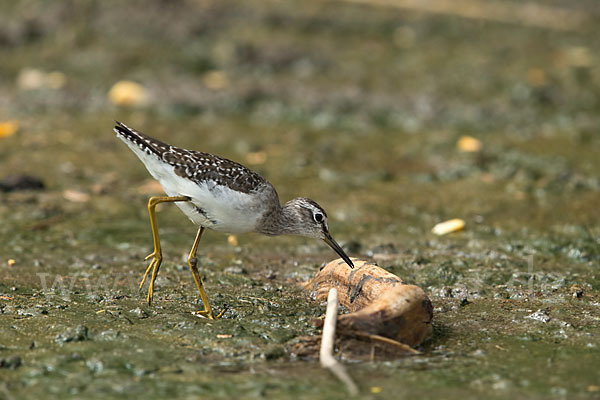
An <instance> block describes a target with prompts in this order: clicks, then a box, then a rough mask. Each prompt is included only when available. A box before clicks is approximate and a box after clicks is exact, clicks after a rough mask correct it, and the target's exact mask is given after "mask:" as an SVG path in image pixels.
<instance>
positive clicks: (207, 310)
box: [187, 226, 225, 319]
mask: <svg viewBox="0 0 600 400" xmlns="http://www.w3.org/2000/svg"><path fill="white" fill-rule="evenodd" d="M202 233H204V227H202V226H201V227H200V228H199V229H198V233H196V239H195V240H194V244H193V245H192V249H191V250H190V255H189V256H188V259H187V262H188V265H189V266H190V270H191V271H192V275H193V276H194V281H196V287H197V288H198V291H199V292H200V298H201V299H202V304H204V310H201V311H197V312H196V313H195V314H196V315H200V316H203V317H205V318H208V319H219V318H221V317H222V316H223V313H224V312H225V310H223V311H221V312H220V313H219V314H218V315H216V316H215V315H214V314H213V311H212V307H211V306H210V302H209V300H208V296H207V295H206V292H205V291H204V286H203V285H202V280H201V279H200V275H198V268H197V267H196V263H197V262H198V259H197V258H196V252H197V251H198V245H199V244H200V238H201V237H202Z"/></svg>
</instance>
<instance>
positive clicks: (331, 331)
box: [319, 288, 358, 396]
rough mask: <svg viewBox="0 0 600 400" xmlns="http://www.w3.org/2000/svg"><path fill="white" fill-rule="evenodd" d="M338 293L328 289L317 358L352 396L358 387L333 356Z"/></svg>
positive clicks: (333, 289) (355, 393)
mask: <svg viewBox="0 0 600 400" xmlns="http://www.w3.org/2000/svg"><path fill="white" fill-rule="evenodd" d="M337 310H338V293H337V289H336V288H331V289H329V294H328V295H327V312H326V314H325V324H324V325H323V337H322V338H321V352H320V354H319V360H320V361H321V366H322V367H323V368H327V369H329V370H330V371H331V372H332V373H333V374H334V375H335V376H336V377H337V378H338V379H339V380H341V381H342V382H344V383H345V384H346V387H347V388H348V392H349V393H350V394H351V395H352V396H356V395H357V394H358V387H357V386H356V384H355V383H354V381H352V378H350V376H349V375H348V373H347V372H346V369H345V368H344V366H343V365H342V364H340V363H338V362H337V360H336V359H335V358H334V357H333V345H334V343H335V326H336V323H337Z"/></svg>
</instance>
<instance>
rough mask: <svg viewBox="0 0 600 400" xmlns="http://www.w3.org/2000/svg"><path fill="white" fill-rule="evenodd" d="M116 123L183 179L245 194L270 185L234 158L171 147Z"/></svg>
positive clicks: (121, 131) (119, 129)
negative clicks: (227, 188) (215, 185)
mask: <svg viewBox="0 0 600 400" xmlns="http://www.w3.org/2000/svg"><path fill="white" fill-rule="evenodd" d="M115 122H116V123H117V125H116V126H115V131H116V132H117V133H118V134H120V135H123V136H124V137H125V138H127V139H128V140H129V141H131V142H133V143H135V144H137V145H138V146H139V147H140V148H141V149H142V150H144V151H145V152H146V153H148V154H150V153H153V154H155V155H156V156H157V157H159V158H160V159H161V160H163V161H164V162H165V163H167V164H169V165H172V166H173V168H174V171H175V173H176V174H177V175H178V176H180V177H182V178H187V179H190V180H191V181H193V182H195V183H203V182H206V181H212V182H215V183H216V184H218V185H226V186H228V187H229V188H231V189H233V190H237V191H239V192H242V193H251V192H254V191H256V190H258V189H260V188H262V186H264V185H265V184H267V181H266V180H265V179H264V178H263V177H262V176H260V175H258V174H257V173H256V172H254V171H252V170H250V169H248V168H246V167H244V166H243V165H242V164H239V163H236V162H235V161H231V160H228V159H226V158H222V157H219V156H216V155H214V154H209V153H203V152H200V151H192V150H185V149H181V148H179V147H175V146H171V145H170V144H167V143H164V142H161V141H160V140H157V139H154V138H151V137H150V136H147V135H145V134H143V133H142V132H139V131H136V130H135V129H131V128H129V127H128V126H127V125H125V124H123V123H121V122H118V121H115Z"/></svg>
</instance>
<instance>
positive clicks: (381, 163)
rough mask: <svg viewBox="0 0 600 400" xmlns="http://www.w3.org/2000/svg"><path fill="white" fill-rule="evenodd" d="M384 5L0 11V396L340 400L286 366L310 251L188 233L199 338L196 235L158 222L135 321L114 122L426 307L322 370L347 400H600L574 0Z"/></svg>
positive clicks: (586, 80)
mask: <svg viewBox="0 0 600 400" xmlns="http://www.w3.org/2000/svg"><path fill="white" fill-rule="evenodd" d="M398 4H401V5H402V4H403V8H396V7H387V6H384V5H382V2H377V3H375V2H363V3H361V4H349V3H347V2H316V1H304V2H283V3H282V2H269V1H266V2H257V3H248V2H229V1H219V2H216V1H215V2H211V1H206V2H193V1H176V2H161V1H156V2H147V1H143V2H142V1H132V2H127V3H126V4H123V3H120V2H119V3H117V2H110V1H109V2H94V1H89V2H81V3H73V4H71V3H64V2H54V3H52V4H48V3H47V2H43V1H25V2H2V3H0V22H2V23H0V42H1V44H2V45H1V46H0V59H1V60H2V62H1V63H0V105H1V106H0V222H1V223H0V398H7V399H13V398H15V399H16V398H32V397H37V398H42V397H43V398H69V397H71V398H131V397H132V396H133V397H142V396H143V397H145V398H147V399H151V398H164V397H165V396H169V397H173V398H194V397H204V398H281V399H286V398H290V399H291V398H311V399H313V398H323V399H325V398H327V399H330V398H333V399H335V398H340V399H341V398H346V397H347V395H346V392H345V390H344V388H343V386H342V385H341V384H340V383H339V382H337V381H336V380H335V379H333V377H332V376H330V375H329V374H328V373H324V371H322V370H321V369H320V367H319V366H318V364H317V363H316V362H314V361H311V360H304V359H298V358H294V357H293V356H292V354H291V352H290V351H289V349H290V348H291V347H293V346H294V344H295V343H296V341H297V340H298V338H299V337H301V336H306V335H318V334H319V333H320V330H319V329H318V328H317V327H316V326H315V325H314V323H313V319H314V318H318V317H319V316H321V315H322V314H323V312H324V304H322V303H321V302H320V301H316V300H311V299H309V298H308V296H307V294H306V293H305V292H304V291H303V290H302V289H301V288H300V286H299V284H300V283H301V282H304V281H306V280H308V279H309V278H310V277H312V276H313V275H314V274H315V273H316V272H317V271H318V269H319V267H320V266H321V265H322V264H323V263H324V262H327V261H329V260H330V259H331V258H332V255H331V250H330V249H328V248H326V247H325V246H324V245H323V244H321V243H314V241H310V240H304V239H302V238H297V237H289V238H269V237H262V236H259V235H252V234H249V235H245V236H239V237H231V238H227V237H226V236H223V235H219V234H216V233H213V232H207V233H206V235H205V237H203V240H202V243H201V246H200V248H199V256H200V258H199V262H198V267H199V269H200V272H201V275H203V277H204V281H205V288H206V290H207V292H208V295H209V296H210V299H211V302H213V306H214V307H215V308H216V309H218V310H221V309H223V308H227V312H226V313H225V314H224V316H223V318H222V319H221V320H219V321H205V320H202V319H199V318H197V317H195V316H194V315H192V312H193V311H197V310H198V309H201V305H200V304H198V303H196V302H197V299H196V290H195V286H194V282H193V279H192V277H191V274H190V273H189V268H188V266H187V265H186V257H187V252H188V251H189V247H190V246H191V244H192V243H191V238H193V234H194V231H195V227H194V226H193V225H192V224H190V223H189V221H187V219H186V218H185V217H184V216H183V215H181V213H180V212H179V211H178V210H177V209H175V207H169V206H165V207H162V208H161V209H160V210H159V211H158V212H157V219H158V223H159V227H160V234H161V239H162V240H161V242H162V246H163V251H164V253H163V256H164V260H163V266H162V267H161V273H160V275H159V277H158V279H157V281H156V292H155V294H154V302H153V305H152V307H148V306H146V305H145V302H144V301H145V293H144V292H139V291H138V284H139V281H140V279H141V276H142V274H143V272H144V270H145V268H146V266H147V265H146V263H145V262H143V257H144V256H146V255H147V254H148V253H149V252H150V251H151V250H152V249H151V233H150V226H149V223H148V217H147V209H146V204H147V199H148V197H150V196H152V195H157V194H160V189H159V188H157V187H156V185H155V184H153V183H152V181H151V180H149V179H148V178H149V177H148V175H147V173H146V171H145V170H144V169H143V167H142V166H141V165H139V162H138V161H137V160H136V159H135V158H134V157H132V156H131V155H130V154H129V153H128V150H127V149H125V148H123V146H122V144H121V143H119V142H118V140H117V139H116V138H115V137H114V135H113V134H112V131H111V128H112V121H113V120H114V119H117V120H124V121H130V122H131V124H132V125H134V126H136V127H139V128H140V130H142V131H145V132H148V133H149V134H151V135H153V136H156V137H161V138H164V139H165V140H166V141H168V142H169V143H172V144H174V145H177V146H179V147H183V148H189V149H195V150H200V151H208V152H211V153H215V154H220V155H223V156H225V157H227V158H230V159H233V160H236V161H239V162H241V163H242V164H245V165H247V166H249V167H251V168H252V169H253V170H256V171H257V172H259V173H260V174H261V175H263V176H265V177H266V178H267V179H269V181H270V182H272V183H273V184H274V186H275V187H276V188H277V189H278V191H279V195H280V197H281V198H282V200H284V201H285V200H288V199H290V198H292V197H295V196H298V195H303V196H309V197H311V198H314V199H315V200H317V201H318V202H319V204H321V205H322V206H323V207H324V208H325V209H326V210H328V212H329V223H330V230H331V233H332V234H333V235H334V237H335V238H336V240H338V241H339V242H340V244H342V246H343V247H344V250H345V251H346V252H347V253H348V254H349V255H350V256H352V257H358V258H361V259H366V260H369V261H370V262H377V263H378V265H379V266H381V267H383V268H385V269H386V270H388V271H389V272H391V273H394V274H396V275H398V276H401V277H402V278H403V280H405V281H406V282H407V283H409V284H414V285H416V286H419V287H422V288H423V289H424V290H425V292H426V293H427V295H428V296H429V298H430V299H431V301H432V304H433V307H434V315H435V318H434V322H433V336H432V338H431V339H430V340H429V341H428V342H426V343H424V344H423V345H422V346H420V347H419V350H420V352H421V354H420V355H416V356H411V357H406V358H402V359H397V360H393V361H386V362H370V361H368V360H366V361H361V362H355V363H351V364H347V365H348V367H349V368H348V369H349V373H350V375H352V377H353V379H354V380H355V381H356V383H357V384H358V386H359V388H360V391H361V396H362V397H365V398H392V397H394V398H397V397H407V398H408V397H410V398H418V397H419V396H420V397H425V398H431V397H444V398H448V399H455V398H461V399H462V398H482V397H486V398H508V397H511V398H540V399H541V398H543V399H546V398H576V399H577V398H581V399H584V398H594V397H598V396H599V395H600V377H599V375H598V360H599V359H600V354H599V348H598V346H600V344H599V343H598V342H599V341H598V335H600V320H599V315H600V313H599V311H600V293H599V291H598V288H599V285H600V278H599V275H598V268H599V262H600V244H599V242H598V238H599V237H600V228H599V222H600V211H599V208H598V199H599V198H600V178H599V177H600V158H599V157H598V151H599V150H600V135H599V132H598V126H600V101H599V99H600V89H599V88H600V60H599V59H598V56H597V54H600V38H599V36H598V35H597V34H595V33H596V31H597V26H598V22H600V18H599V16H598V14H597V11H596V10H597V7H596V5H595V3H594V2H588V1H581V2H578V3H577V4H576V5H573V4H571V3H567V2H562V1H555V2H552V3H551V4H550V3H547V2H533V3H528V7H534V8H535V9H536V10H538V11H540V12H538V13H536V15H539V16H540V17H536V18H537V19H536V18H534V19H532V18H531V17H523V15H529V14H528V13H526V12H525V10H524V9H520V8H519V7H524V6H525V5H524V4H520V3H515V2H504V1H499V2H495V3H494V4H495V7H496V8H490V7H489V6H486V5H485V4H486V3H485V2H478V1H472V2H469V5H470V6H471V8H469V10H471V11H470V12H468V13H467V12H461V9H462V6H457V7H455V8H454V9H453V10H452V9H446V8H444V7H437V8H435V7H433V6H431V7H429V8H420V9H416V8H414V7H416V6H415V5H411V4H409V3H407V2H398ZM428 4H438V2H428ZM461 4H462V5H463V6H464V5H465V4H464V3H461ZM432 7H433V8H432ZM565 9H568V12H563V11H565ZM473 10H475V11H473ZM498 10H501V11H498ZM494 13H496V14H494ZM498 15H500V16H501V18H499V17H497V16H498ZM556 16H559V17H560V18H556ZM561 21H562V22H561ZM572 21H576V23H572ZM453 218H460V219H462V220H463V221H464V222H465V227H464V229H463V230H462V231H459V232H454V233H450V234H447V235H444V236H437V235H434V234H432V233H431V229H432V228H433V227H434V226H435V225H436V224H438V223H439V222H442V221H446V220H450V219H453Z"/></svg>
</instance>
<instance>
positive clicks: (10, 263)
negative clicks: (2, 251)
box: [8, 258, 17, 267]
mask: <svg viewBox="0 0 600 400" xmlns="http://www.w3.org/2000/svg"><path fill="white" fill-rule="evenodd" d="M16 262H17V261H16V260H15V259H14V258H11V259H9V260H8V266H9V267H12V266H13V265H15V263H16Z"/></svg>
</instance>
